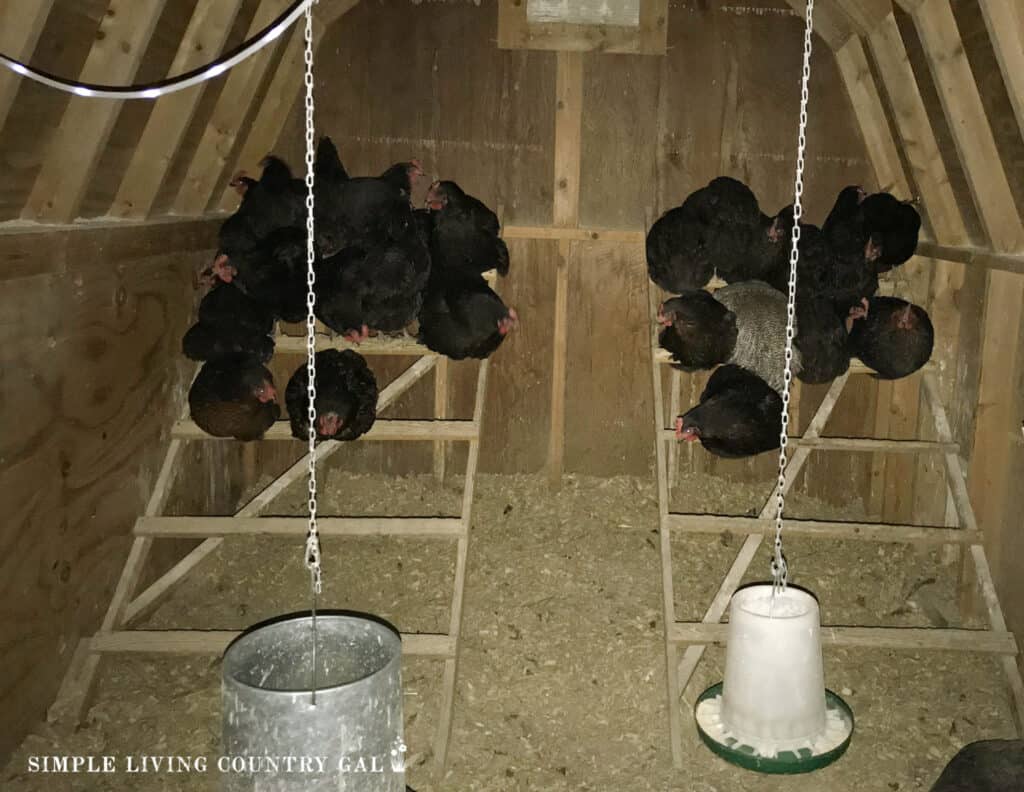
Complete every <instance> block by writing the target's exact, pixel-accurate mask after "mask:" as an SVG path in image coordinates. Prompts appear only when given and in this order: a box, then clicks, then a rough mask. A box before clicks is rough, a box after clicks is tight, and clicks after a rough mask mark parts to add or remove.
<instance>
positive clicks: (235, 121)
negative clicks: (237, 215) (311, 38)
mask: <svg viewBox="0 0 1024 792" xmlns="http://www.w3.org/2000/svg"><path fill="white" fill-rule="evenodd" d="M289 5H290V2H289V0H262V2H261V3H260V5H259V7H258V8H257V9H256V15H255V16H254V17H253V20H252V24H251V25H250V26H249V31H248V32H247V33H246V36H247V37H249V36H253V35H255V34H256V33H258V32H259V31H261V30H263V28H265V27H267V26H268V25H269V24H270V23H271V22H273V21H274V20H275V19H277V17H278V16H280V15H281V13H282V12H283V11H284V10H285V8H286V7H288V6H289ZM299 25H300V27H301V22H300V23H299ZM291 35H294V31H293V33H292V34H291ZM279 46H281V44H280V42H278V43H276V44H272V45H270V46H269V47H267V48H266V49H264V50H263V51H262V52H261V53H259V54H258V55H254V56H253V57H251V58H249V59H248V60H246V61H244V62H242V63H240V64H238V65H237V66H235V67H234V68H233V69H232V70H231V71H230V72H228V76H227V82H225V83H224V89H223V91H221V94H220V97H219V98H218V99H217V106H216V107H215V108H214V110H213V115H211V116H210V121H209V123H207V125H206V131H205V132H204V133H203V137H202V139H201V140H200V141H199V145H198V147H197V148H196V150H195V153H194V154H193V156H192V162H191V164H190V165H189V168H188V172H187V173H186V175H185V180H184V181H183V182H182V185H181V189H180V190H179V192H178V196H177V198H176V199H175V201H174V207H173V211H174V214H178V215H199V214H203V213H204V212H205V211H206V207H207V205H208V204H209V203H210V198H211V196H212V195H213V193H214V191H215V190H216V189H217V186H218V184H219V182H220V178H221V173H222V172H223V170H224V166H225V165H226V164H227V161H228V158H229V157H230V156H231V152H232V150H233V149H234V145H235V141H236V139H237V137H238V134H239V132H240V125H241V123H242V121H243V119H245V117H246V115H247V114H248V111H249V107H250V105H252V103H253V100H254V99H255V98H256V93H257V92H258V91H259V87H260V84H261V83H262V82H263V77H264V75H265V74H266V71H267V69H268V68H269V66H270V63H271V61H272V60H273V52H274V49H275V47H279Z"/></svg>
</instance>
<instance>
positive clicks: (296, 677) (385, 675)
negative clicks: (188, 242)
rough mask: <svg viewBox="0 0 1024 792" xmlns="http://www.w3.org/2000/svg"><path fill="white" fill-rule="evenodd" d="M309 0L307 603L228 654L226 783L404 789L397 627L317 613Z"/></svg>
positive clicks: (272, 790) (282, 789)
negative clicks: (300, 610)
mask: <svg viewBox="0 0 1024 792" xmlns="http://www.w3.org/2000/svg"><path fill="white" fill-rule="evenodd" d="M312 5H313V2H312V0H309V2H308V3H307V4H306V5H305V9H304V10H305V22H306V24H305V31H304V40H305V59H304V60H305V87H306V95H305V110H306V129H305V131H306V286H307V294H306V371H307V375H308V386H307V398H308V419H309V435H308V449H309V450H308V453H307V455H306V462H307V465H308V470H309V501H308V504H309V531H308V533H307V535H306V544H305V565H306V568H307V569H308V570H309V574H310V590H311V592H310V593H311V595H312V596H311V599H312V606H311V608H310V612H309V614H308V615H306V614H301V615H298V616H292V617H289V618H285V619H281V620H277V621H274V622H270V623H267V624H264V625H260V626H258V627H256V628H254V629H253V630H251V631H249V632H247V633H245V634H244V635H242V636H241V637H240V638H238V640H236V641H235V642H234V643H232V644H231V646H229V647H228V649H227V651H226V652H225V654H224V666H223V682H222V708H223V724H222V725H223V743H224V756H223V758H222V765H223V769H224V770H225V775H224V784H223V788H224V789H225V790H226V792H319V791H320V790H323V792H327V791H328V790H330V791H331V792H403V790H405V788H406V787H405V753H406V747H405V743H404V741H403V738H402V733H403V731H402V730H403V723H402V683H401V673H400V668H401V660H402V640H401V636H400V635H399V634H398V633H397V632H396V631H395V630H394V629H392V628H391V627H390V626H388V625H386V624H383V623H381V622H380V621H378V620H375V619H373V618H366V617H363V616H356V615H351V614H344V615H339V614H331V615H327V614H322V613H320V614H318V613H317V604H318V598H319V595H320V593H321V582H322V581H321V569H320V534H319V531H318V529H317V501H316V495H317V485H316V461H317V432H316V427H317V412H316V312H315V308H316V290H315V285H316V269H315V263H316V251H315V247H314V239H315V234H314V232H315V228H314V224H315V211H314V210H315V206H314V202H315V191H314V186H315V153H314V143H313V139H314V126H313V110H314V99H313V10H312Z"/></svg>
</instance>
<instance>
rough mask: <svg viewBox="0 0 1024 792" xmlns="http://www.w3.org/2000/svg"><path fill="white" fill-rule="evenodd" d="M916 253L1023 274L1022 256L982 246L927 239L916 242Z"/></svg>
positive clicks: (942, 259)
mask: <svg viewBox="0 0 1024 792" xmlns="http://www.w3.org/2000/svg"><path fill="white" fill-rule="evenodd" d="M917 255H918V256H924V257H925V258H933V259H939V260H940V261H951V262H953V263H956V264H966V265H967V266H969V267H982V268H984V269H990V270H999V271H1001V272H1012V273H1014V274H1016V275H1024V256H1022V255H1019V254H1013V253H995V252H993V251H991V250H984V249H983V248H976V247H966V246H956V245H940V244H938V243H936V242H928V241H927V240H924V241H921V242H918V243H917Z"/></svg>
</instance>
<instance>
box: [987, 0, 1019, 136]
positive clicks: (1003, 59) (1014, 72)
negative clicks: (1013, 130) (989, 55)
mask: <svg viewBox="0 0 1024 792" xmlns="http://www.w3.org/2000/svg"><path fill="white" fill-rule="evenodd" d="M978 4H979V5H980V6H981V13H982V16H984V18H985V26H986V27H987V28H988V35H989V38H990V39H991V41H992V49H993V50H994V51H995V54H996V59H997V60H998V61H999V68H1000V69H1001V70H1002V72H1003V80H1004V81H1005V82H1006V92H1007V93H1008V94H1009V95H1010V103H1011V104H1012V105H1013V113H1014V115H1016V116H1017V128H1018V129H1019V130H1020V131H1021V134H1024V12H1022V9H1021V7H1020V0H978Z"/></svg>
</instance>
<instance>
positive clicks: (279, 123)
mask: <svg viewBox="0 0 1024 792" xmlns="http://www.w3.org/2000/svg"><path fill="white" fill-rule="evenodd" d="M358 2H359V0H332V2H330V3H320V5H318V6H316V7H315V10H314V15H313V47H314V56H313V57H314V62H315V58H316V51H318V50H319V48H320V44H321V43H322V42H323V40H324V34H326V33H327V31H328V30H329V29H330V28H331V26H332V25H333V24H334V23H335V22H336V21H337V20H338V19H339V18H340V17H341V16H343V15H344V14H347V13H348V12H349V11H350V10H352V8H354V7H355V5H356V3H358ZM304 43H305V42H304V37H303V34H302V30H301V23H300V25H299V26H298V27H297V28H296V30H295V32H294V33H293V34H292V38H291V40H290V41H289V42H288V48H287V49H286V50H285V52H284V55H283V56H282V57H281V61H280V62H279V63H278V64H277V69H276V70H275V71H274V77H273V79H272V80H271V82H270V85H269V86H268V87H267V91H266V94H265V95H264V98H263V101H262V103H261V104H260V113H259V115H258V116H257V117H256V118H255V119H254V121H253V123H252V128H251V129H250V130H249V135H248V137H246V139H245V142H244V143H243V144H242V147H241V151H240V152H239V155H238V157H237V158H236V160H235V166H234V167H235V169H236V170H245V171H247V172H249V173H254V172H255V171H256V169H257V168H258V167H259V164H260V162H261V161H262V160H263V158H264V157H265V156H267V154H270V153H271V151H272V150H273V148H274V146H275V145H277V141H278V139H279V138H280V137H281V130H282V129H284V126H285V124H286V123H288V118H289V113H290V111H291V109H292V106H293V105H294V104H295V102H296V100H297V99H298V97H299V96H300V95H301V94H302V88H303V81H302V72H303V66H304V64H305V58H304V48H303V45H304ZM237 204H238V197H237V196H236V195H235V193H234V191H233V190H232V189H230V188H228V187H225V189H224V193H223V195H222V196H221V198H220V200H219V202H218V204H217V207H218V208H219V209H221V210H222V211H225V212H230V211H233V210H234V208H235V206H236V205H237Z"/></svg>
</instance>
